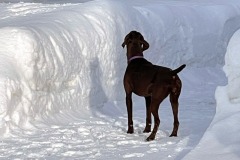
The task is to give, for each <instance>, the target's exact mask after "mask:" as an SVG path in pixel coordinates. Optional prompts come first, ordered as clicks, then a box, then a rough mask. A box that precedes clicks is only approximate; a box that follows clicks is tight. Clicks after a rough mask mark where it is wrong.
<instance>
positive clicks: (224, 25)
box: [0, 0, 240, 160]
mask: <svg viewBox="0 0 240 160" xmlns="http://www.w3.org/2000/svg"><path fill="white" fill-rule="evenodd" d="M1 2H2V3H0V57H1V58H0V136H1V143H0V148H1V150H0V157H1V158H2V159H27V158H30V159H39V158H40V159H41V158H44V159H60V158H63V159H154V158H155V159H156V158H158V159H200V158H201V159H202V158H203V157H204V159H228V158H229V159H234V160H235V159H236V160H237V159H239V157H240V155H239V153H240V152H239V148H240V147H239V144H240V143H239V140H240V137H239V134H238V133H239V130H240V128H239V127H238V120H239V103H240V94H239V92H238V91H239V89H240V87H239V86H240V84H239V83H240V78H239V77H240V76H239V70H238V69H237V68H238V67H239V65H240V64H239V57H240V55H239V53H238V50H239V49H238V48H239V45H238V43H239V41H240V38H239V37H240V31H237V30H238V29H240V10H239V8H240V2H238V0H229V1H227V2H226V1H224V0H211V1H209V0H208V1H207V0H204V1H200V0H194V1H188V0H178V1H174V0H171V1H165V0H161V1H158V0H151V1H143V0H140V1H139V0H138V1H137V0H132V1H130V2H129V1H127V0H122V1H116V0H96V1H87V0H83V1H77V0H72V1H63V0H61V1H56V0H52V1H50V0H49V1H47V0H41V1H30V0H29V1H28V0H26V1H25V2H19V1H17V0H10V1H7V0H4V1H1ZM9 2H12V3H9ZM32 2H33V3H32ZM36 2H38V3H36ZM131 30H138V31H140V32H141V33H142V34H143V36H144V37H145V39H146V40H147V41H148V42H149V43H150V48H149V49H148V50H147V51H146V52H145V53H144V55H145V57H146V58H147V59H148V60H150V61H151V62H153V63H155V64H158V65H163V66H167V67H171V68H176V67H178V66H179V65H181V64H183V63H186V64H187V68H186V69H184V70H183V71H182V72H181V73H179V76H180V78H181V79H182V82H183V91H182V94H181V96H180V102H179V103H180V113H179V120H180V128H179V136H178V137H176V138H172V137H169V134H170V132H171V130H172V123H173V116H172V113H171V112H172V111H171V106H170V103H169V102H168V99H166V100H165V101H164V102H163V103H162V104H161V107H160V110H159V114H160V119H161V125H160V129H159V131H158V134H157V136H156V140H154V141H152V142H146V141H145V139H146V137H147V136H148V134H144V133H142V131H143V128H144V125H145V107H144V104H145V102H144V100H143V98H139V97H137V96H135V97H134V117H133V119H134V127H135V133H134V134H132V135H129V134H126V128H127V113H126V107H125V95H124V90H123V84H122V78H123V74H124V71H125V68H126V66H127V61H126V55H125V52H126V51H125V50H124V49H122V47H121V44H122V41H123V39H124V37H125V35H126V34H127V33H129V31H131ZM222 68H223V70H224V72H223V71H222ZM223 85H225V86H223ZM216 88H217V89H216Z"/></svg>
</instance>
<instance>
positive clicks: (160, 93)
mask: <svg viewBox="0 0 240 160" xmlns="http://www.w3.org/2000/svg"><path fill="white" fill-rule="evenodd" d="M167 96H168V88H167V87H163V86H160V87H158V88H157V89H156V90H155V93H154V92H153V94H152V99H151V100H152V101H151V106H150V108H151V113H152V114H153V117H154V128H153V130H152V133H151V134H150V136H149V137H148V138H147V139H146V140H147V141H151V140H154V139H155V136H156V134H157V131H158V127H159V125H160V119H159V115H158V109H159V105H160V103H161V102H162V101H163V100H164V99H165V98H166V97H167Z"/></svg>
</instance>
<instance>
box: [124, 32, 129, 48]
mask: <svg viewBox="0 0 240 160" xmlns="http://www.w3.org/2000/svg"><path fill="white" fill-rule="evenodd" d="M128 39H129V34H128V35H126V37H125V38H124V41H123V43H122V47H123V48H124V47H125V45H127V41H128Z"/></svg>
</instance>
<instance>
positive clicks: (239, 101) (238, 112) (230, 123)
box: [185, 30, 240, 160]
mask: <svg viewBox="0 0 240 160" xmlns="http://www.w3.org/2000/svg"><path fill="white" fill-rule="evenodd" d="M239 68H240V30H238V31H236V32H235V33H234V35H233V36H232V38H231V39H230V41H229V44H228V47H227V52H226V55H225V65H224V67H223V69H224V72H225V73H226V76H227V78H228V84H227V85H226V86H222V87H218V88H217V90H216V93H215V97H216V101H217V108H216V115H215V117H214V119H213V121H212V123H211V124H210V126H209V128H208V129H207V131H206V133H205V134H204V136H203V138H202V140H201V141H200V143H199V144H198V145H197V146H196V149H195V150H193V151H192V152H190V153H189V154H188V155H187V156H186V157H185V159H197V158H198V157H201V158H202V159H206V160H210V159H216V160H221V159H239V157H240V134H239V132H240V127H239V119H240V107H239V106H240V70H239ZM209 151H211V152H209Z"/></svg>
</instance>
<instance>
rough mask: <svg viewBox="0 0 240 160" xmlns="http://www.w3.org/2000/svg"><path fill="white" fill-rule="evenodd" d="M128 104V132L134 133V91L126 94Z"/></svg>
mask: <svg viewBox="0 0 240 160" xmlns="http://www.w3.org/2000/svg"><path fill="white" fill-rule="evenodd" d="M126 105H127V112H128V131H127V133H130V134H131V133H133V132H134V130H133V120H132V93H130V94H127V95H126Z"/></svg>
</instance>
